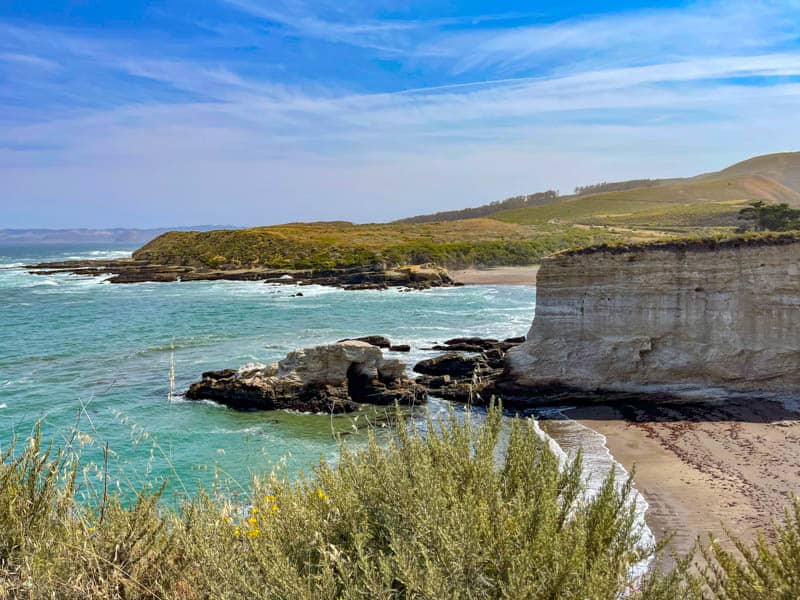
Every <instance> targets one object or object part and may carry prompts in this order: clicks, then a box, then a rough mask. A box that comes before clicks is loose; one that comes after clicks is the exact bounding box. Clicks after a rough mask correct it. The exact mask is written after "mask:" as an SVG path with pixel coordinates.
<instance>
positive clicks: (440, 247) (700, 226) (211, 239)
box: [134, 153, 800, 271]
mask: <svg viewBox="0 0 800 600" xmlns="http://www.w3.org/2000/svg"><path fill="white" fill-rule="evenodd" d="M753 200H763V201H765V202H767V203H771V204H772V203H787V204H789V205H790V206H793V207H800V153H784V154H772V155H767V156H760V157H756V158H753V159H750V160H746V161H743V162H741V163H737V164H735V165H732V166H731V167H728V168H726V169H723V170H722V171H718V172H715V173H705V174H701V175H698V176H695V177H691V178H683V179H670V180H664V179H640V180H631V181H625V182H611V183H608V182H603V183H600V184H595V185H590V186H584V187H583V188H579V189H578V193H577V194H574V195H570V196H559V195H558V194H557V193H556V192H553V191H549V192H543V193H540V194H531V195H527V196H516V197H513V198H509V199H507V200H503V201H500V202H493V203H490V204H486V205H483V206H479V207H473V208H467V209H463V210H459V211H447V212H442V213H435V214H431V215H420V216H417V217H412V218H409V219H404V220H402V221H396V222H393V223H370V224H353V223H348V222H342V221H336V222H326V223H289V224H286V225H274V226H269V227H256V228H252V229H242V230H220V231H207V232H201V231H191V232H186V231H173V232H169V233H165V234H164V235H162V236H160V237H158V238H156V239H155V240H153V241H151V242H150V243H148V244H146V245H145V246H143V247H142V248H141V249H140V250H138V251H137V252H136V253H134V258H135V259H136V260H140V261H146V262H147V263H149V264H156V265H182V266H191V267H196V268H205V269H216V270H223V271H224V270H237V269H253V268H255V269H312V270H313V269H333V268H335V269H347V268H363V267H371V268H372V267H376V266H377V267H380V266H384V267H386V268H392V267H395V266H398V265H420V264H426V263H436V264H438V265H441V266H445V267H450V268H461V267H466V266H478V267H490V266H501V265H524V264H533V263H536V262H538V261H539V260H540V259H541V258H542V257H543V256H545V255H547V254H550V253H553V252H556V251H559V250H564V249H566V248H575V247H583V246H587V245H591V244H596V243H620V242H622V243H630V242H640V241H648V240H654V239H664V238H667V237H670V236H672V237H674V236H676V235H678V236H682V237H686V236H690V237H692V236H718V235H726V234H730V233H732V232H733V231H735V228H736V227H737V226H738V225H741V223H742V222H741V221H740V220H739V219H738V215H739V211H740V210H741V209H742V208H743V207H745V206H747V204H748V203H749V202H752V201H753Z"/></svg>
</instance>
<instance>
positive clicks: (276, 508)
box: [269, 504, 278, 515]
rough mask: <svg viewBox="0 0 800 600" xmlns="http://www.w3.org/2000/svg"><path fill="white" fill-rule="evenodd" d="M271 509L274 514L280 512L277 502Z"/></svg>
mask: <svg viewBox="0 0 800 600" xmlns="http://www.w3.org/2000/svg"><path fill="white" fill-rule="evenodd" d="M269 510H270V512H271V513H272V514H273V515H274V514H275V513H276V512H278V505H277V504H273V505H272V508H270V509H269Z"/></svg>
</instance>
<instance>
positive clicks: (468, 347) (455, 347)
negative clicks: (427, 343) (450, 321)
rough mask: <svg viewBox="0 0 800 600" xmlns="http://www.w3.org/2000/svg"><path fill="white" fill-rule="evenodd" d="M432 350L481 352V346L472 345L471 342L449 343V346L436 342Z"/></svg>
mask: <svg viewBox="0 0 800 600" xmlns="http://www.w3.org/2000/svg"><path fill="white" fill-rule="evenodd" d="M432 350H443V351H445V352H483V347H482V346H474V345H472V344H450V345H449V346H442V345H440V344H437V345H436V346H434V347H433V348H432Z"/></svg>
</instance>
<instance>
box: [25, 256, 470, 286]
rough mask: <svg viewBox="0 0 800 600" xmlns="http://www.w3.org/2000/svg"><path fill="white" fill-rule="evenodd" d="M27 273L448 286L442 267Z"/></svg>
mask: <svg viewBox="0 0 800 600" xmlns="http://www.w3.org/2000/svg"><path fill="white" fill-rule="evenodd" d="M26 268H27V269H28V270H29V273H31V274H33V275H53V274H57V273H71V274H75V275H86V276H100V275H105V276H108V279H107V281H108V282H109V283H140V282H175V281H217V280H232V281H263V282H265V283H271V284H284V285H285V284H289V285H312V284H314V285H326V286H333V287H340V288H343V289H346V290H386V289H389V288H390V287H402V288H404V289H415V290H424V289H429V288H432V287H442V286H451V285H454V282H453V279H452V278H451V277H450V275H449V273H448V272H447V270H446V269H443V268H441V267H438V266H435V265H404V266H397V267H391V268H389V267H387V266H386V265H385V264H377V265H366V266H363V267H354V268H342V269H294V270H281V269H271V268H260V267H242V268H211V267H207V266H203V265H183V264H181V265H173V264H166V265H164V264H158V263H153V262H149V261H147V260H139V259H135V258H118V259H100V260H73V261H63V262H47V263H38V264H33V265H27V266H26Z"/></svg>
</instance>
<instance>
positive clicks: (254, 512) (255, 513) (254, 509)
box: [250, 506, 258, 515]
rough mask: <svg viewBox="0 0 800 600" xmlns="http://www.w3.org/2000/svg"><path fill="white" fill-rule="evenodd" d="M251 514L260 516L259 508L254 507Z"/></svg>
mask: <svg viewBox="0 0 800 600" xmlns="http://www.w3.org/2000/svg"><path fill="white" fill-rule="evenodd" d="M250 513H251V514H254V515H257V514H258V508H257V507H255V506H254V507H253V508H251V509H250Z"/></svg>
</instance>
